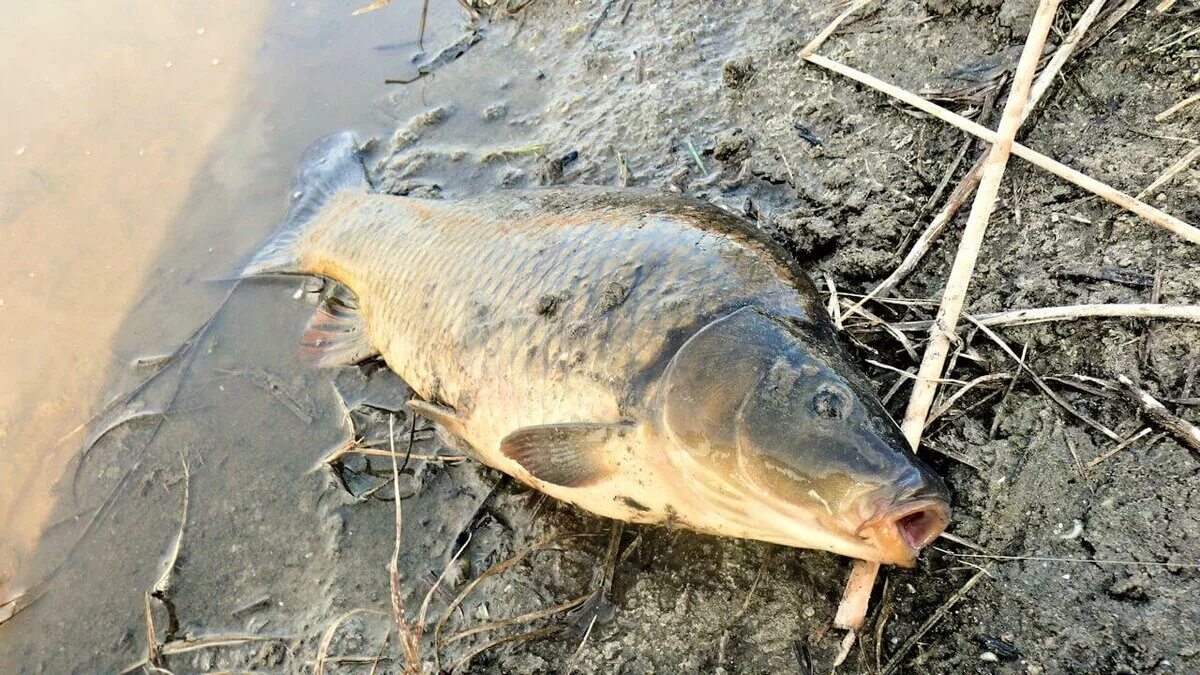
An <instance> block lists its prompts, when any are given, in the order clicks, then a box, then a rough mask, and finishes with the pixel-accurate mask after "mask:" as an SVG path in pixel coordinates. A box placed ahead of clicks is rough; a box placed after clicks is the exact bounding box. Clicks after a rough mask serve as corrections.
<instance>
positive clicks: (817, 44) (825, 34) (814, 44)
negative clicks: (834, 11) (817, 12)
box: [800, 0, 873, 56]
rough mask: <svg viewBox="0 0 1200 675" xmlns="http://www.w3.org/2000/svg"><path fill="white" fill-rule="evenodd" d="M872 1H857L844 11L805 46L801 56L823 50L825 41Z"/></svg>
mask: <svg viewBox="0 0 1200 675" xmlns="http://www.w3.org/2000/svg"><path fill="white" fill-rule="evenodd" d="M872 1H873V0H855V2H854V3H852V4H851V5H850V6H849V7H847V8H846V9H845V10H843V11H842V13H841V14H839V15H837V18H835V19H834V20H833V21H830V22H829V25H828V26H825V28H823V29H821V32H820V33H817V36H816V37H815V38H813V39H811V40H809V41H808V44H806V45H804V47H803V48H801V49H800V56H808V55H809V54H813V53H815V52H816V51H817V50H818V49H820V48H821V45H823V44H825V41H826V40H828V39H829V36H830V35H833V32H834V31H835V30H837V29H838V27H839V26H841V25H842V24H843V23H845V21H846V19H849V18H850V15H852V14H854V13H855V12H857V11H858V10H860V9H862V8H863V7H866V6H867V5H869V4H871V2H872Z"/></svg>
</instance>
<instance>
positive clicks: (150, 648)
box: [142, 593, 161, 670]
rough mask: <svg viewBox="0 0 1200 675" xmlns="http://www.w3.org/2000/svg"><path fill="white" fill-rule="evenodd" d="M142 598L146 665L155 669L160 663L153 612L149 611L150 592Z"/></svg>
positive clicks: (159, 666)
mask: <svg viewBox="0 0 1200 675" xmlns="http://www.w3.org/2000/svg"><path fill="white" fill-rule="evenodd" d="M142 600H143V601H144V602H143V604H142V608H143V609H144V610H145V613H146V665H147V666H148V667H150V668H154V669H156V670H157V669H159V668H161V665H160V664H159V661H158V659H159V654H158V636H157V635H156V634H155V631H154V613H153V612H152V611H150V594H149V593H145V594H144V595H143V596H142Z"/></svg>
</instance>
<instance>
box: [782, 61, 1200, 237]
mask: <svg viewBox="0 0 1200 675" xmlns="http://www.w3.org/2000/svg"><path fill="white" fill-rule="evenodd" d="M805 60H806V61H808V62H809V63H812V64H814V65H817V66H820V67H822V68H825V69H827V70H831V71H833V72H835V73H838V74H839V75H844V76H845V77H848V78H850V79H852V80H854V81H856V82H859V83H861V84H863V85H866V86H868V87H871V88H872V89H875V90H877V91H880V92H882V93H884V94H887V95H888V96H891V97H892V98H895V99H898V100H900V101H903V102H904V103H907V104H908V105H911V106H912V107H914V108H917V109H918V110H921V111H922V112H925V113H928V114H930V115H932V116H933V117H936V118H938V119H940V120H942V121H943V122H946V123H948V124H951V125H953V126H955V127H957V128H958V129H960V130H962V131H965V132H967V133H969V134H972V135H974V136H977V137H978V138H981V139H983V140H984V141H987V142H988V143H993V144H995V143H996V142H997V140H998V137H997V135H996V132H994V131H992V130H991V129H988V128H987V127H984V126H982V125H980V124H978V123H976V122H972V121H971V120H969V119H967V118H965V117H963V116H962V115H959V114H957V113H953V112H951V111H949V110H947V109H945V108H943V107H941V106H939V105H936V104H934V103H930V102H929V101H927V100H925V99H924V98H921V97H920V96H918V95H916V94H914V93H912V92H910V91H907V90H905V89H902V88H900V87H897V86H895V85H891V84H888V83H887V82H884V81H883V80H880V79H879V78H877V77H874V76H872V75H868V74H866V73H864V72H862V71H860V70H855V69H854V68H851V67H849V66H847V65H845V64H842V63H839V62H837V61H834V60H832V59H828V58H825V57H823V56H821V55H819V54H813V55H811V56H807V57H805ZM1012 154H1014V155H1016V156H1018V157H1020V158H1021V159H1024V160H1025V161H1027V162H1029V163H1031V164H1033V165H1034V166H1037V167H1039V168H1041V169H1044V170H1046V171H1049V172H1050V173H1052V174H1054V175H1056V176H1058V177H1059V178H1062V179H1063V180H1065V181H1067V182H1069V183H1072V184H1074V185H1076V186H1077V187H1080V188H1082V189H1084V190H1086V191H1088V192H1091V193H1092V194H1094V195H1096V196H1098V197H1101V198H1103V199H1105V200H1106V201H1109V202H1112V203H1113V204H1116V205H1117V206H1120V207H1121V208H1123V209H1125V210H1127V211H1130V212H1132V213H1135V214H1137V215H1139V216H1141V217H1142V218H1143V219H1145V220H1146V221H1148V222H1150V223H1153V224H1155V225H1158V226H1160V227H1162V228H1164V229H1166V230H1169V231H1170V232H1172V233H1174V234H1176V235H1178V236H1179V237H1181V238H1182V239H1185V240H1187V241H1189V242H1192V243H1194V244H1200V229H1197V228H1196V227H1195V226H1193V225H1190V224H1188V223H1185V222H1184V221H1182V220H1180V219H1179V218H1176V217H1175V216H1172V215H1171V214H1169V213H1165V212H1163V211H1162V210H1160V209H1156V208H1154V207H1153V206H1151V205H1149V204H1147V203H1145V202H1143V201H1141V200H1139V199H1135V198H1134V197H1132V196H1130V195H1127V194H1125V193H1124V192H1121V191H1120V190H1117V189H1115V188H1113V187H1112V186H1110V185H1107V184H1105V183H1102V182H1100V181H1098V180H1096V179H1095V178H1092V177H1091V176H1088V175H1087V174H1084V173H1082V172H1080V171H1076V170H1075V169H1072V168H1071V167H1069V166H1067V165H1065V164H1063V163H1062V162H1058V161H1056V160H1053V159H1051V158H1049V157H1047V156H1045V155H1043V154H1041V153H1040V152H1037V151H1036V150H1033V149H1031V148H1028V147H1026V146H1024V145H1021V144H1020V143H1013V144H1012Z"/></svg>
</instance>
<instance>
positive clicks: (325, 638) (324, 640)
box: [313, 607, 383, 675]
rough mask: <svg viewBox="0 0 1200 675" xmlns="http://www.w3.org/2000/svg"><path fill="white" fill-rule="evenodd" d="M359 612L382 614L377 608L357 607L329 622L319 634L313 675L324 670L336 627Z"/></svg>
mask: <svg viewBox="0 0 1200 675" xmlns="http://www.w3.org/2000/svg"><path fill="white" fill-rule="evenodd" d="M359 614H383V612H381V611H379V610H377V609H367V608H365V607H359V608H357V609H352V610H350V611H349V612H346V613H345V614H342V615H341V616H339V617H337V618H336V619H334V620H333V621H332V622H330V624H329V627H328V628H326V629H325V632H324V633H322V634H321V642H319V643H318V644H317V660H316V664H315V665H314V666H313V673H314V675H321V674H322V673H324V672H325V661H326V660H327V659H328V658H329V645H330V644H332V643H333V637H334V636H335V635H337V631H338V629H339V628H341V627H342V624H344V623H346V622H347V621H349V620H350V619H351V618H353V617H355V616H358V615H359Z"/></svg>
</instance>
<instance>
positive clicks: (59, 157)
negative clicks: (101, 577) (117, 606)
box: [0, 0, 458, 596]
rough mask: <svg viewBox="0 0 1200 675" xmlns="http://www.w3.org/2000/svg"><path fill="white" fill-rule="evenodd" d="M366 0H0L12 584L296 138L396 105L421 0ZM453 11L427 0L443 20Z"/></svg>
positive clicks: (7, 548) (1, 258)
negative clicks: (113, 401)
mask: <svg viewBox="0 0 1200 675" xmlns="http://www.w3.org/2000/svg"><path fill="white" fill-rule="evenodd" d="M352 9H353V6H352V5H350V4H345V3H317V2H276V3H270V4H266V3H242V2H211V3H186V2H150V1H148V0H127V1H125V2H116V3H102V4H96V3H83V2H61V3H5V4H4V5H3V6H0V90H3V91H5V92H7V93H8V94H7V96H8V98H7V102H6V105H5V106H3V109H2V111H0V158H2V159H0V186H2V187H0V334H2V336H3V337H0V345H2V347H0V373H2V375H0V474H3V476H4V479H3V480H0V591H2V589H3V587H4V581H5V580H6V579H9V578H11V577H12V576H13V575H14V574H15V570H16V569H18V568H19V566H20V563H21V561H22V560H23V559H24V558H26V557H27V555H28V553H29V552H30V551H31V549H32V548H33V547H34V546H35V545H36V544H37V541H38V537H39V534H40V533H41V532H42V530H43V528H44V527H45V526H46V523H47V519H48V518H49V514H50V513H51V510H52V508H53V506H54V499H53V497H52V489H51V488H52V486H53V485H54V483H55V481H56V480H57V478H58V477H59V475H60V474H61V473H62V471H63V467H64V466H65V465H66V464H67V463H68V462H69V461H70V459H71V458H72V457H73V456H74V454H75V453H76V452H77V451H78V449H79V445H80V443H81V441H82V436H83V434H82V433H81V432H80V429H81V426H82V425H84V424H85V423H86V422H87V421H88V420H89V418H91V417H92V416H93V415H94V414H95V413H96V412H97V411H98V410H100V409H101V408H102V407H103V405H104V402H105V401H106V400H108V399H109V398H111V397H112V396H113V395H115V394H116V393H118V392H120V391H122V389H123V388H124V387H126V386H127V385H128V384H129V383H130V382H132V381H134V380H136V379H138V377H139V373H138V372H137V370H136V369H135V368H131V367H130V362H131V360H133V359H135V358H137V357H139V356H145V355H153V354H159V353H168V352H170V351H171V350H172V349H174V348H175V347H176V346H177V345H178V344H179V342H180V341H181V340H183V339H184V338H186V336H187V335H189V334H191V332H192V331H193V330H195V328H196V327H197V326H198V325H199V324H200V323H201V322H202V321H204V320H205V319H206V318H207V317H208V316H209V314H210V313H211V311H212V310H213V308H214V307H215V305H216V303H217V302H218V301H219V299H220V298H221V297H223V296H224V293H225V292H226V290H227V288H228V285H227V284H226V283H221V282H219V281H213V280H218V279H221V278H224V277H227V276H228V275H229V274H230V272H231V271H232V270H233V269H235V267H236V263H237V261H238V260H239V259H240V258H241V257H242V256H244V255H245V254H246V253H247V252H249V251H250V250H251V249H252V248H253V246H254V243H255V242H256V241H257V240H259V239H261V237H262V236H263V235H264V234H265V233H266V232H267V231H269V230H270V229H271V227H272V224H271V223H272V221H273V220H274V219H275V218H277V217H278V213H279V212H280V210H281V208H282V207H281V204H282V203H283V200H284V199H285V196H286V186H287V184H288V181H289V180H290V175H291V172H292V167H293V166H294V162H295V158H296V157H297V156H298V155H299V153H300V151H301V150H302V149H303V147H304V145H305V144H306V143H307V142H308V141H309V140H311V139H312V138H314V137H316V136H319V135H321V134H324V133H327V132H329V131H331V130H335V129H338V128H343V127H346V126H352V127H357V128H359V129H364V130H367V131H371V130H374V128H376V127H378V128H384V127H387V126H390V125H391V121H390V120H389V119H387V118H386V117H385V116H384V115H383V114H381V113H379V112H375V108H374V107H373V105H372V104H373V102H374V101H376V100H378V99H379V98H380V97H382V96H384V95H387V94H388V93H389V91H388V89H387V88H386V86H385V85H384V84H383V79H384V78H385V77H386V76H395V75H405V74H406V71H407V70H408V69H411V65H410V64H409V63H408V60H407V56H408V54H409V53H411V51H412V49H413V47H412V44H413V42H414V41H415V37H416V35H415V34H416V16H417V12H418V11H419V7H408V6H401V5H400V3H397V5H396V6H395V7H389V8H386V9H384V10H380V11H377V12H373V13H371V14H368V15H364V16H360V17H351V16H350V11H351V10H352ZM457 16H458V14H457V11H456V9H455V3H453V2H452V1H450V2H435V3H434V6H433V7H432V9H431V21H430V31H429V38H430V40H431V41H432V40H435V39H437V38H438V37H439V35H440V33H439V31H440V32H441V33H445V32H446V31H450V32H453V29H454V25H453V24H454V22H455V19H456V17H457ZM447 34H448V33H447ZM401 95H406V94H401ZM34 576H36V575H34ZM2 595H3V593H2V592H0V596H2Z"/></svg>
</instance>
